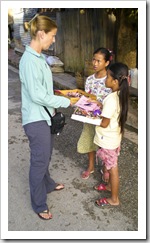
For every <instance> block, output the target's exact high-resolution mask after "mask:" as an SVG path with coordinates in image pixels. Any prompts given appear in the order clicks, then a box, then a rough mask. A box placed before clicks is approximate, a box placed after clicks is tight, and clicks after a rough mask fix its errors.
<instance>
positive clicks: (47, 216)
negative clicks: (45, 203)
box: [38, 210, 52, 220]
mask: <svg viewBox="0 0 150 243" xmlns="http://www.w3.org/2000/svg"><path fill="white" fill-rule="evenodd" d="M38 216H39V217H40V218H41V219H45V220H49V219H52V214H51V213H50V211H49V210H45V211H43V212H41V213H38Z"/></svg>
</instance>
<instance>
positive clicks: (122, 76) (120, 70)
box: [94, 63, 129, 207]
mask: <svg viewBox="0 0 150 243" xmlns="http://www.w3.org/2000/svg"><path fill="white" fill-rule="evenodd" d="M105 85H106V87H107V88H111V89H112V93H111V94H110V95H108V96H107V97H106V98H105V99H104V101H103V110H102V114H101V116H102V121H101V124H100V126H96V133H95V137H94V143H95V144H97V145H98V146H99V147H100V148H99V150H98V151H97V156H99V157H100V158H101V160H102V161H103V164H104V166H105V168H106V169H107V170H108V171H109V174H110V177H109V182H108V184H107V185H104V184H100V185H98V186H95V187H94V189H95V190H97V191H105V190H106V191H111V197H109V198H101V199H99V200H96V202H95V204H96V206H99V207H101V206H105V205H119V198H118V190H119V175H118V155H119V151H120V144H121V139H122V135H123V132H124V125H125V122H126V120H127V112H128V94H129V87H128V67H127V66H126V65H125V64H123V63H114V64H112V65H111V66H110V67H109V68H108V71H107V79H106V82H105Z"/></svg>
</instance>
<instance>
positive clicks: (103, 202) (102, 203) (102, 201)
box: [95, 197, 119, 208]
mask: <svg viewBox="0 0 150 243" xmlns="http://www.w3.org/2000/svg"><path fill="white" fill-rule="evenodd" d="M95 206H97V207H99V208H101V207H117V206H119V205H112V204H110V203H109V202H108V201H107V198H105V197H104V198H100V199H98V200H96V201H95Z"/></svg>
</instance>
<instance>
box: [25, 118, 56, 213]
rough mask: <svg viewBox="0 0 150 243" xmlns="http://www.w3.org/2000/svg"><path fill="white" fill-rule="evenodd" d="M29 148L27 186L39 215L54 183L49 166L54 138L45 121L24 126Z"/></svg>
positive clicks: (34, 208) (46, 207)
mask: <svg viewBox="0 0 150 243" xmlns="http://www.w3.org/2000/svg"><path fill="white" fill-rule="evenodd" d="M24 130H25V133H26V135H27V137H28V139H29V146H30V171H29V185H30V194H31V204H32V208H33V210H34V211H35V212H36V213H40V212H42V211H44V210H46V209H48V206H47V204H46V200H47V193H49V192H52V191H53V190H54V189H55V187H56V183H55V182H54V180H53V179H52V178H51V177H50V173H49V164H50V160H51V155H52V150H53V140H54V136H53V135H51V132H50V127H49V126H48V124H47V122H46V121H38V122H33V123H29V124H27V125H25V126H24Z"/></svg>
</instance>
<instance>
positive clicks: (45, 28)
mask: <svg viewBox="0 0 150 243" xmlns="http://www.w3.org/2000/svg"><path fill="white" fill-rule="evenodd" d="M56 33H57V25H56V23H55V22H54V21H52V20H51V19H50V18H49V17H46V16H42V15H41V16H35V18H34V19H33V20H32V21H31V22H30V35H31V42H30V45H29V46H26V49H25V52H24V54H23V56H22V58H21V60H20V65H19V74H20V80H21V95H22V125H23V128H24V131H25V133H26V135H27V137H28V139H29V145H30V150H31V152H30V172H29V184H30V194H31V204H32V208H33V210H34V211H35V212H36V213H37V214H38V216H39V217H40V218H42V219H45V220H49V219H51V218H52V214H51V213H50V212H49V209H48V206H47V204H46V199H47V193H50V192H52V191H54V190H61V189H63V188H64V185H63V184H57V183H56V182H55V181H54V180H53V179H52V178H51V177H50V174H49V164H50V160H51V155H52V150H53V139H54V138H53V135H52V134H51V130H50V126H51V120H50V117H49V115H48V114H47V112H46V111H45V109H44V107H43V106H45V107H47V109H48V110H49V112H50V113H51V115H53V114H54V113H55V108H58V107H64V108H67V107H68V106H69V105H71V104H70V100H69V99H67V98H65V97H61V96H56V95H54V92H53V79H52V72H51V70H50V68H49V66H48V65H47V63H46V61H45V57H44V55H43V54H42V51H43V50H47V49H48V48H49V46H50V45H51V44H52V43H54V42H55V36H56Z"/></svg>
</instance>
